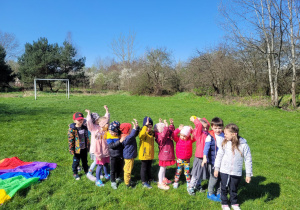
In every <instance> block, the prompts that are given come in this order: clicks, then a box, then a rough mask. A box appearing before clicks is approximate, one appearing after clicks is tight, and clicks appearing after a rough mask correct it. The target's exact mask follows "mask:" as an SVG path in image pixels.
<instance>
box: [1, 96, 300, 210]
mask: <svg viewBox="0 0 300 210" xmlns="http://www.w3.org/2000/svg"><path fill="white" fill-rule="evenodd" d="M1 96H4V95H1ZM105 104H106V105H108V107H109V110H110V113H111V120H118V121H120V122H131V121H132V119H133V118H136V119H138V121H139V123H140V124H142V121H143V118H144V116H146V115H147V116H150V117H151V118H152V119H153V120H154V123H156V122H157V121H158V119H159V118H160V117H161V118H163V119H168V118H173V119H174V123H175V126H178V125H179V124H186V125H192V124H191V122H190V121H189V117H190V116H191V115H196V116H199V117H205V118H207V119H208V120H209V121H210V120H211V119H212V118H213V117H215V116H218V117H221V118H222V119H223V120H224V122H225V124H227V123H230V122H233V123H236V124H237V125H238V126H239V127H240V132H241V133H240V134H241V136H243V137H244V138H246V139H247V141H248V144H249V146H250V148H251V152H252V156H253V173H254V177H253V178H252V182H251V183H250V184H246V183H245V181H242V182H241V185H240V190H239V200H240V203H241V208H243V209H296V208H299V203H300V199H299V195H300V193H299V189H300V178H299V171H300V170H299V169H300V167H299V162H300V155H299V148H300V141H299V133H300V129H299V127H300V115H299V112H286V111H282V110H279V109H276V108H255V107H245V106H238V105H224V104H221V103H220V102H215V101H213V100H211V99H210V100H208V99H206V98H200V97H195V96H194V95H192V94H188V93H183V94H178V95H175V96H172V97H147V96H129V95H127V94H119V95H113V94H112V95H106V96H100V95H71V96H70V99H66V97H65V95H64V94H58V95H47V94H46V95H40V96H39V97H38V100H36V101H35V100H34V95H31V96H29V97H23V96H21V95H17V94H16V95H12V96H10V97H0V121H1V122H2V131H1V132H0V142H1V153H0V159H3V158H7V157H13V156H18V157H19V158H20V159H21V160H24V161H45V162H55V163H57V164H58V167H57V169H55V170H54V171H51V174H50V176H49V178H48V180H46V181H43V182H42V183H39V184H36V185H33V186H31V187H29V188H27V189H24V190H22V191H19V192H18V193H17V194H16V195H15V196H14V197H13V198H12V200H11V201H9V202H7V203H6V204H4V205H3V206H2V207H0V208H3V209H22V208H23V209H101V208H107V209H117V208H132V209H194V208H195V209H196V208H197V209H220V204H219V203H215V202H212V201H209V200H208V199H206V194H205V193H202V194H201V193H197V194H196V196H190V195H188V193H187V192H186V185H185V182H184V178H183V175H182V177H181V178H182V179H181V182H180V183H181V185H180V186H179V188H178V189H176V190H175V189H173V188H172V187H171V189H170V190H169V191H162V190H160V189H158V188H157V187H156V185H155V184H152V186H153V189H151V190H147V189H144V188H142V186H141V184H140V174H139V171H140V161H139V160H138V159H136V160H135V166H134V170H133V180H134V181H138V185H137V187H136V188H135V189H126V187H125V185H124V183H122V184H121V185H120V186H119V188H118V190H112V189H111V188H110V182H108V183H106V185H105V187H103V188H99V187H96V186H95V185H94V184H93V183H92V182H90V181H89V180H87V179H86V178H85V177H84V176H83V174H82V179H81V180H80V181H75V180H74V179H73V177H72V168H71V163H72V156H71V155H70V154H69V152H68V140H67V129H68V124H70V123H72V114H73V113H74V112H76V111H80V112H84V110H85V109H90V110H92V111H95V112H98V113H99V114H100V115H103V114H104V108H103V105H105ZM137 141H139V140H138V138H137ZM155 148H156V150H155V160H154V164H153V168H152V172H153V176H154V177H155V178H156V179H157V174H158V169H159V166H158V159H157V155H158V148H157V146H155ZM192 161H193V159H192ZM174 173H175V166H173V167H171V168H169V169H168V170H167V177H169V178H171V179H173V177H174ZM203 184H204V186H207V182H204V183H203Z"/></svg>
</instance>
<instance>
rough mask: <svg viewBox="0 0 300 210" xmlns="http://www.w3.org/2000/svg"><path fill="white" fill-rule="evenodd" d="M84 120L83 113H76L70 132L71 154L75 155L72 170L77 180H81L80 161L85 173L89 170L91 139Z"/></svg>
mask: <svg viewBox="0 0 300 210" xmlns="http://www.w3.org/2000/svg"><path fill="white" fill-rule="evenodd" d="M83 119H84V118H83V114H82V113H81V112H76V113H74V114H73V120H74V123H72V124H70V127H69V130H68V139H69V152H70V153H71V154H72V155H73V164H72V168H73V177H74V178H75V180H80V177H79V175H78V166H79V162H80V160H81V164H82V167H83V170H84V172H85V173H86V174H87V173H88V170H89V167H88V161H87V153H88V151H89V149H90V139H89V136H88V129H87V127H86V126H85V125H83Z"/></svg>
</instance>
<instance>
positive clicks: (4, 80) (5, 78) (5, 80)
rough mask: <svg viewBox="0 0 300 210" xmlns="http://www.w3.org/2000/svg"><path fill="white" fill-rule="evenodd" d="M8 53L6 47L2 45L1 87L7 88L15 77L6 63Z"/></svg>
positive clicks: (0, 47)
mask: <svg viewBox="0 0 300 210" xmlns="http://www.w3.org/2000/svg"><path fill="white" fill-rule="evenodd" d="M5 57H6V52H5V49H4V47H2V46H1V45H0V86H1V87H7V86H9V82H11V81H13V79H14V77H15V75H14V74H13V71H12V70H11V68H10V66H9V65H7V64H6V62H5Z"/></svg>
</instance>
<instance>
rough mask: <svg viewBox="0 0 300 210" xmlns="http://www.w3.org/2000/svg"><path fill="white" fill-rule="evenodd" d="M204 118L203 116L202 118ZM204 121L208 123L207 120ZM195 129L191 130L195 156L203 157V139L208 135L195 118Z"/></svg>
mask: <svg viewBox="0 0 300 210" xmlns="http://www.w3.org/2000/svg"><path fill="white" fill-rule="evenodd" d="M202 119H204V120H206V119H205V118H202ZM206 122H207V123H208V125H209V122H208V121H207V120H206ZM194 124H195V129H194V131H193V136H194V139H195V140H196V151H195V157H198V158H203V150H204V146H205V139H206V137H207V135H208V133H207V132H205V131H202V127H203V126H202V123H201V122H200V121H199V120H198V118H196V119H195V120H194Z"/></svg>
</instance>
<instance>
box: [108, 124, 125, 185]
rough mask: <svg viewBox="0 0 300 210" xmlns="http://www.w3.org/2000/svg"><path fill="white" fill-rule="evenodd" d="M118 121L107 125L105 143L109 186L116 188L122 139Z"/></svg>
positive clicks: (121, 165)
mask: <svg viewBox="0 0 300 210" xmlns="http://www.w3.org/2000/svg"><path fill="white" fill-rule="evenodd" d="M120 134H121V131H120V123H119V122H118V121H113V122H112V123H111V124H110V125H109V127H108V133H107V143H108V147H109V153H110V180H111V187H112V188H113V189H114V190H116V189H117V183H116V181H117V182H120V175H121V170H122V168H123V146H122V142H123V140H120Z"/></svg>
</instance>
